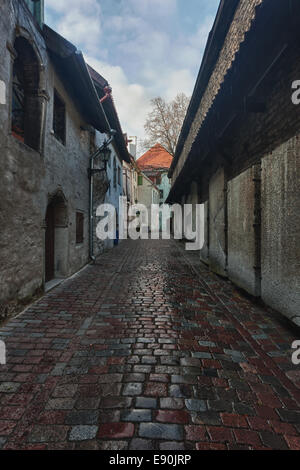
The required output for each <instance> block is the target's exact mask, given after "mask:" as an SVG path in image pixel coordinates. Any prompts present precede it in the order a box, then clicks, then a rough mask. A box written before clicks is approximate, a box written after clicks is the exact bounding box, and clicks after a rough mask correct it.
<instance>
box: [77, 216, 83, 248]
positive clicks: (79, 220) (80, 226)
mask: <svg viewBox="0 0 300 470" xmlns="http://www.w3.org/2000/svg"><path fill="white" fill-rule="evenodd" d="M80 243H83V213H82V212H76V244H77V245H79V244H80Z"/></svg>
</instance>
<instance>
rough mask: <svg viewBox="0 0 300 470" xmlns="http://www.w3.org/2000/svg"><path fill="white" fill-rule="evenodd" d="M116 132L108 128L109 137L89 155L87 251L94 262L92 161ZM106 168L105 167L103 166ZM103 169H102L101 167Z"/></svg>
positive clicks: (107, 144)
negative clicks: (88, 239)
mask: <svg viewBox="0 0 300 470" xmlns="http://www.w3.org/2000/svg"><path fill="white" fill-rule="evenodd" d="M115 134H116V131H115V130H114V129H110V131H109V135H110V137H109V139H108V140H107V141H105V142H104V143H103V144H102V145H101V147H99V148H98V149H97V150H96V152H94V153H93V154H92V155H91V156H90V168H89V176H90V177H89V181H90V188H89V189H90V191H89V192H90V197H89V209H90V214H89V215H90V217H89V219H90V221H89V222H90V234H89V235H90V243H89V252H90V258H91V260H92V261H93V263H95V261H96V257H95V255H94V171H93V170H94V162H95V158H97V157H98V156H99V154H100V153H101V151H102V150H103V149H105V148H106V147H108V146H109V144H110V143H111V142H112V141H113V139H114V136H115ZM105 168H106V167H105ZM103 170H104V169H103Z"/></svg>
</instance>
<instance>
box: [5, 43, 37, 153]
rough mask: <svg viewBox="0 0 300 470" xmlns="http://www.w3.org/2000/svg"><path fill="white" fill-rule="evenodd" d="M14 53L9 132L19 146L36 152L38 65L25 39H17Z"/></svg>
mask: <svg viewBox="0 0 300 470" xmlns="http://www.w3.org/2000/svg"><path fill="white" fill-rule="evenodd" d="M14 49H15V51H16V58H15V60H14V64H13V78H12V114H11V132H12V135H13V136H14V137H16V138H17V139H18V140H20V141H21V142H23V143H25V144H26V145H28V146H29V147H31V148H33V149H34V150H37V151H40V147H41V129H42V126H41V116H42V99H41V98H40V97H39V82H40V68H39V62H38V59H37V56H36V54H35V52H34V50H33V48H32V46H31V45H30V44H29V42H28V41H27V40H26V39H25V38H23V37H17V39H16V40H15V42H14Z"/></svg>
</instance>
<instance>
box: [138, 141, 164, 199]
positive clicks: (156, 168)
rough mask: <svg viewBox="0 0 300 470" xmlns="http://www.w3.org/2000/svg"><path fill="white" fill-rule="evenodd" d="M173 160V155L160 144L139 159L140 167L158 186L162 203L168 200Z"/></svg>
mask: <svg viewBox="0 0 300 470" xmlns="http://www.w3.org/2000/svg"><path fill="white" fill-rule="evenodd" d="M172 160H173V158H172V155H170V154H169V152H167V150H166V149H165V148H164V147H163V146H162V145H160V144H156V145H154V146H153V147H152V148H151V149H150V150H148V151H147V152H146V153H144V155H142V156H141V157H140V158H139V159H138V160H137V165H138V167H139V169H140V170H141V171H142V172H143V173H144V174H145V175H146V176H148V178H149V179H150V180H151V181H152V182H153V183H154V184H155V185H156V186H157V187H158V189H159V203H160V204H163V203H164V202H165V201H166V199H167V197H168V195H169V192H170V188H171V181H170V179H169V177H168V172H169V168H170V166H171V164H172Z"/></svg>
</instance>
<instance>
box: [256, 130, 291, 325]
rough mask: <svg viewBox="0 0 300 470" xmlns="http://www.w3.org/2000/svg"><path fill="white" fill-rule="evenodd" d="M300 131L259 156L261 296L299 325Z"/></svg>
mask: <svg viewBox="0 0 300 470" xmlns="http://www.w3.org/2000/svg"><path fill="white" fill-rule="evenodd" d="M299 182H300V134H298V135H297V136H295V137H293V138H292V139H290V140H289V141H287V142H285V143H284V144H282V145H280V146H279V147H278V148H277V149H276V150H274V151H273V152H272V154H269V155H266V156H265V157H264V158H263V159H262V299H263V300H264V301H265V302H266V303H267V304H269V305H271V306H272V307H274V308H275V309H277V310H279V311H280V312H282V313H283V314H285V315H286V316H287V317H289V318H290V319H292V320H293V321H294V322H295V323H297V325H299V326H300V242H299V238H300V184H299Z"/></svg>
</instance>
